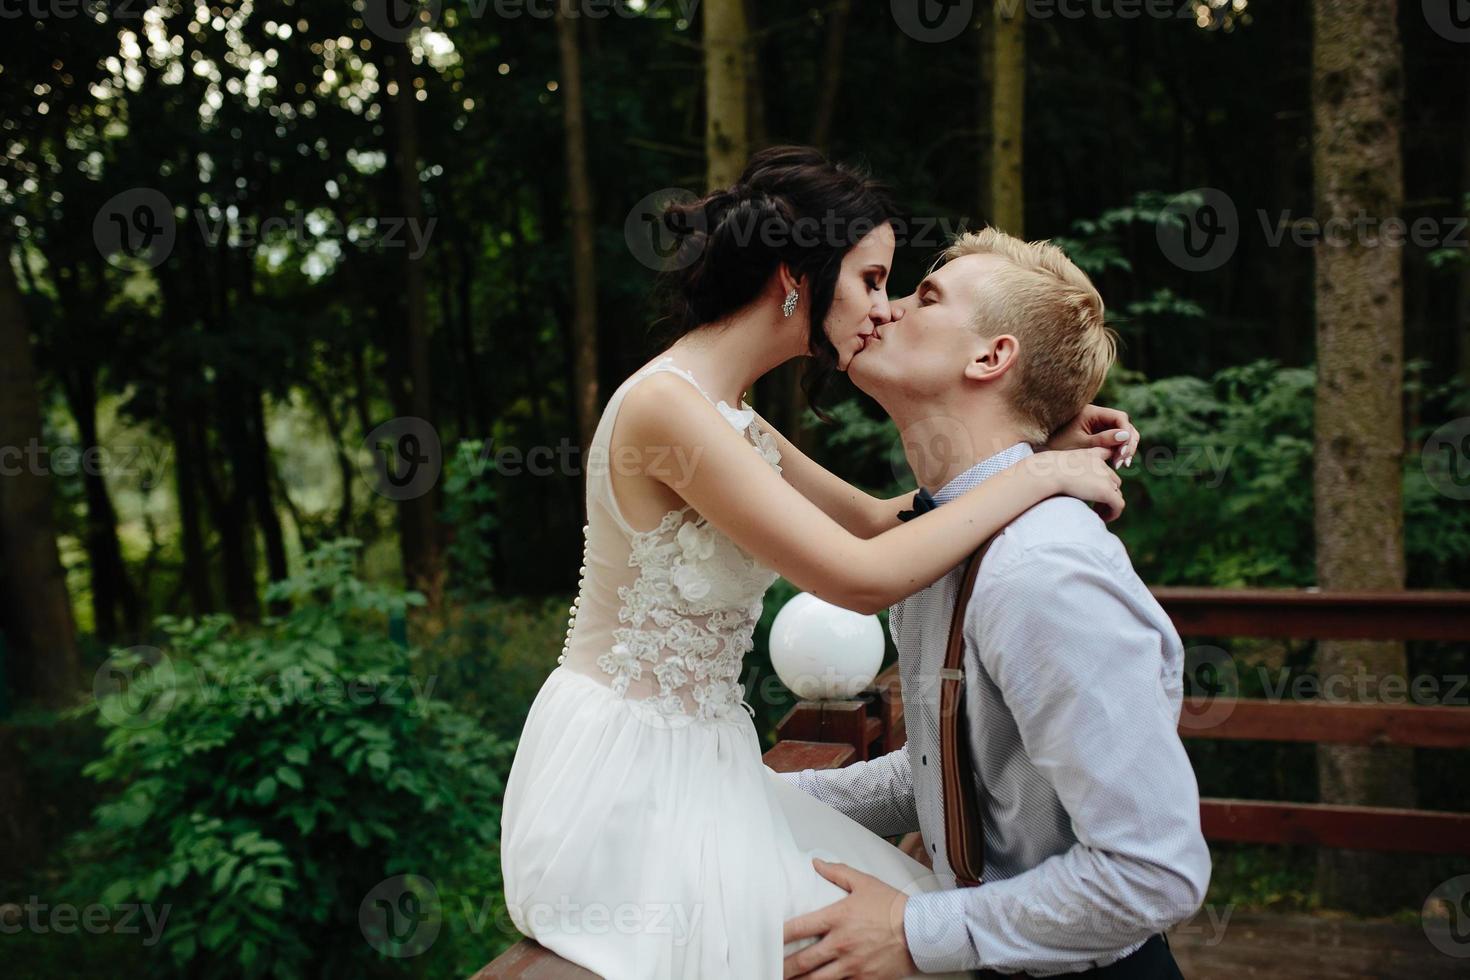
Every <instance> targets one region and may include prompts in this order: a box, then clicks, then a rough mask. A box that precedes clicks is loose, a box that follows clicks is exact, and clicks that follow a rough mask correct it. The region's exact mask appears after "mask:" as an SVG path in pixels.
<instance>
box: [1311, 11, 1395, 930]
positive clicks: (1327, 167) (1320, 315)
mask: <svg viewBox="0 0 1470 980" xmlns="http://www.w3.org/2000/svg"><path fill="white" fill-rule="evenodd" d="M1397 7H1398V4H1397V2H1396V0H1314V2H1313V7H1312V14H1313V21H1312V28H1313V30H1312V38H1313V48H1312V114H1313V125H1314V127H1315V134H1314V136H1315V139H1314V144H1313V145H1314V150H1313V161H1312V168H1313V176H1314V183H1315V187H1314V194H1315V197H1316V212H1317V219H1318V220H1319V221H1320V222H1322V225H1323V227H1332V226H1333V223H1337V222H1344V223H1345V224H1344V225H1343V226H1344V227H1354V225H1353V221H1354V218H1355V217H1356V216H1357V215H1359V214H1361V213H1367V214H1369V215H1374V216H1376V217H1379V218H1380V219H1382V218H1387V217H1390V216H1393V215H1398V214H1400V213H1402V208H1403V201H1404V191H1403V155H1402V149H1401V146H1400V133H1401V128H1402V114H1403V89H1402V85H1403V64H1402V54H1401V51H1400V46H1399V35H1398V26H1397V25H1398V19H1397V14H1398V10H1397ZM1315 257H1316V301H1317V394H1316V450H1315V452H1316V456H1315V466H1316V472H1315V489H1316V493H1315V498H1316V525H1317V526H1316V534H1317V580H1318V582H1319V583H1320V584H1321V586H1322V587H1323V588H1329V589H1401V588H1403V586H1404V512H1403V499H1402V492H1403V491H1402V488H1403V455H1404V434H1403V346H1404V319H1403V310H1404V303H1403V250H1402V249H1399V248H1390V247H1385V246H1384V245H1383V244H1382V243H1374V242H1367V241H1360V240H1349V241H1346V242H1338V243H1335V244H1334V243H1327V242H1324V243H1323V244H1322V245H1321V246H1319V247H1318V248H1317V249H1316V256H1315ZM1317 657H1318V665H1317V667H1318V675H1319V677H1320V678H1321V679H1322V680H1323V690H1324V692H1325V693H1326V694H1327V696H1329V697H1346V698H1352V699H1357V698H1359V697H1362V698H1364V699H1366V700H1377V690H1378V686H1379V683H1380V682H1381V680H1382V679H1383V678H1387V677H1400V678H1401V677H1403V676H1404V675H1405V673H1406V671H1407V663H1406V660H1405V656H1404V646H1403V644H1402V643H1396V642H1381V641H1351V642H1343V641H1333V642H1324V643H1322V644H1321V645H1320V646H1319V647H1318V653H1317ZM1413 764H1414V758H1413V754H1412V752H1411V751H1410V750H1409V749H1404V748H1393V749H1388V748H1370V747H1360V746H1319V747H1318V749H1317V776H1318V782H1319V786H1320V791H1321V797H1322V800H1323V801H1324V802H1329V803H1359V804H1376V805H1387V806H1413V805H1414V795H1415V794H1414V779H1413ZM1404 868H1405V862H1404V861H1403V860H1402V859H1401V858H1400V857H1398V856H1389V855H1385V854H1378V853H1367V852H1351V851H1341V850H1333V849H1330V848H1323V849H1322V851H1321V852H1320V855H1319V857H1318V864H1317V876H1318V888H1319V890H1320V891H1321V894H1322V898H1323V901H1324V902H1326V903H1328V904H1331V905H1335V906H1339V907H1343V908H1348V909H1352V910H1354V911H1359V912H1371V911H1386V910H1387V909H1389V908H1394V907H1398V906H1400V905H1402V904H1404V903H1405V901H1406V900H1409V901H1417V899H1415V898H1412V896H1411V895H1410V893H1409V891H1408V888H1409V882H1408V881H1407V880H1406V878H1407V876H1406V875H1405V874H1404Z"/></svg>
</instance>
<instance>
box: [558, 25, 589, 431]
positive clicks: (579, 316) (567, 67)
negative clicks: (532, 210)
mask: <svg viewBox="0 0 1470 980" xmlns="http://www.w3.org/2000/svg"><path fill="white" fill-rule="evenodd" d="M576 6H577V4H576V0H561V4H560V6H559V7H558V9H557V15H556V34H557V42H558V46H559V48H560V51H561V76H562V77H561V93H562V100H563V101H562V117H563V120H564V125H565V128H566V144H567V147H566V151H567V196H568V198H569V200H570V202H571V226H572V229H571V230H572V392H573V395H572V401H573V403H574V405H575V409H576V416H577V419H576V421H577V439H578V440H579V442H580V443H581V445H582V448H583V450H585V449H586V448H587V447H588V446H590V445H592V433H593V430H594V429H595V428H596V426H597V415H598V412H597V409H598V404H597V267H596V265H595V262H594V255H595V248H596V237H595V232H596V228H595V226H594V224H593V216H592V178H591V175H590V174H589V172H588V167H587V126H586V123H585V121H584V118H583V106H582V55H581V46H580V44H579V43H578V39H577V25H578V24H580V23H581V22H582V20H583V19H584V18H581V17H579V16H578V15H577V10H576Z"/></svg>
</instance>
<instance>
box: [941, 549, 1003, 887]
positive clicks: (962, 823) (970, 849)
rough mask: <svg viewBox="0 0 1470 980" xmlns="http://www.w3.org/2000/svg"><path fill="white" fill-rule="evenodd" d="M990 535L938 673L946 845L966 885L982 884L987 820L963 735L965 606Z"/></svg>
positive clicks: (962, 592)
mask: <svg viewBox="0 0 1470 980" xmlns="http://www.w3.org/2000/svg"><path fill="white" fill-rule="evenodd" d="M994 540H995V539H994V538H991V539H990V540H989V541H986V542H985V543H984V544H983V545H981V546H980V548H979V549H978V550H977V551H976V552H975V553H974V554H972V555H971V556H970V558H969V560H968V562H966V564H965V571H964V574H963V576H962V577H961V579H960V589H959V593H958V595H956V597H955V605H954V613H953V615H952V616H951V617H950V623H949V645H948V646H947V647H946V648H945V651H944V667H943V668H942V669H941V670H940V671H939V764H940V774H941V780H942V781H941V787H942V793H943V796H944V844H945V855H946V857H948V858H949V867H950V870H952V871H953V872H954V875H955V880H956V881H957V882H958V883H959V884H961V885H964V886H973V885H978V884H979V883H980V878H981V876H982V875H983V874H984V872H985V821H984V819H983V817H982V815H981V812H980V802H979V800H978V799H977V798H976V788H975V768H974V766H973V764H972V760H971V758H970V742H969V740H968V739H967V738H965V733H964V713H965V712H964V705H965V703H964V693H965V691H964V688H965V674H964V668H965V610H966V609H967V608H968V606H969V604H970V595H971V593H973V592H974V591H975V578H976V576H977V575H978V574H979V572H980V562H981V560H982V559H984V557H985V553H986V552H987V551H989V550H990V545H991V542H993V541H994Z"/></svg>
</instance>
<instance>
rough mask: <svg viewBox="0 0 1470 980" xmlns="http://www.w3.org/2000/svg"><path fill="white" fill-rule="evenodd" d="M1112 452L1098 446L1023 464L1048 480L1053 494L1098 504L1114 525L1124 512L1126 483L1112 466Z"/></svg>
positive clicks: (1042, 456) (1044, 454)
mask: <svg viewBox="0 0 1470 980" xmlns="http://www.w3.org/2000/svg"><path fill="white" fill-rule="evenodd" d="M1108 456H1109V451H1108V450H1106V449H1101V448H1098V447H1093V448H1091V449H1067V450H1059V451H1047V452H1040V453H1036V454H1035V455H1032V456H1028V457H1026V458H1025V459H1024V460H1022V461H1021V463H1020V465H1021V466H1022V467H1023V468H1025V469H1027V470H1029V471H1030V472H1031V474H1033V475H1034V476H1036V477H1037V478H1038V479H1040V480H1043V481H1046V482H1047V483H1048V485H1049V486H1050V487H1051V488H1052V494H1053V495H1057V494H1060V495H1062V496H1064V497H1076V498H1077V499H1079V500H1085V501H1087V502H1088V503H1092V504H1096V505H1097V510H1098V513H1099V514H1100V515H1101V516H1102V519H1103V520H1105V521H1108V522H1109V523H1111V522H1112V521H1115V520H1117V519H1118V518H1119V517H1120V516H1121V515H1122V513H1123V507H1124V503H1123V480H1122V478H1121V477H1120V476H1118V474H1117V473H1116V472H1115V471H1114V469H1113V467H1111V466H1109V465H1108Z"/></svg>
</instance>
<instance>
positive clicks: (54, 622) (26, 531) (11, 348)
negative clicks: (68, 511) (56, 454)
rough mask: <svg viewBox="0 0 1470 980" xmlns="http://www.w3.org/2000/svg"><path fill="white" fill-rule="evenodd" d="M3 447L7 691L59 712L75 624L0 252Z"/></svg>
mask: <svg viewBox="0 0 1470 980" xmlns="http://www.w3.org/2000/svg"><path fill="white" fill-rule="evenodd" d="M0 365H3V366H4V376H3V378H0V382H3V383H0V446H13V447H21V448H22V454H21V457H20V458H19V459H11V460H8V469H9V472H7V473H4V474H0V568H3V571H0V576H3V577H4V578H6V579H8V580H9V581H8V582H6V583H5V584H4V587H3V588H0V598H3V599H4V600H5V602H6V605H7V606H8V607H9V608H7V609H6V610H5V611H4V613H3V615H0V621H3V622H5V623H6V624H7V626H8V627H9V629H8V634H9V635H8V636H7V637H6V647H7V649H6V651H5V655H6V662H7V664H8V673H9V682H10V685H11V688H12V690H14V692H15V693H16V695H18V696H19V697H20V698H22V699H25V700H28V701H34V702H36V703H38V704H45V705H53V706H60V705H63V704H65V703H66V702H67V701H68V700H70V699H71V698H72V697H74V696H75V694H76V691H77V672H78V659H77V641H76V623H75V622H74V620H73V619H72V612H71V599H70V598H69V597H68V596H67V592H66V573H65V572H64V571H63V570H62V567H61V556H60V555H59V554H58V552H57V550H56V526H55V524H54V522H53V521H52V517H51V506H52V488H51V478H50V476H49V475H48V474H47V473H46V472H44V471H43V470H42V469H40V467H39V466H37V465H35V464H33V463H31V462H30V459H29V452H28V451H26V450H24V448H23V447H27V446H30V445H33V444H39V442H40V440H41V438H42V433H41V398H40V394H39V393H38V391H37V387H36V371H35V362H34V361H33V360H32V358H31V336H30V328H29V326H28V320H27V318H26V311H25V307H24V305H23V304H22V302H21V298H20V289H19V287H18V286H17V285H16V282H15V270H14V269H13V268H12V267H11V264H10V249H9V248H5V249H4V250H3V252H0Z"/></svg>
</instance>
